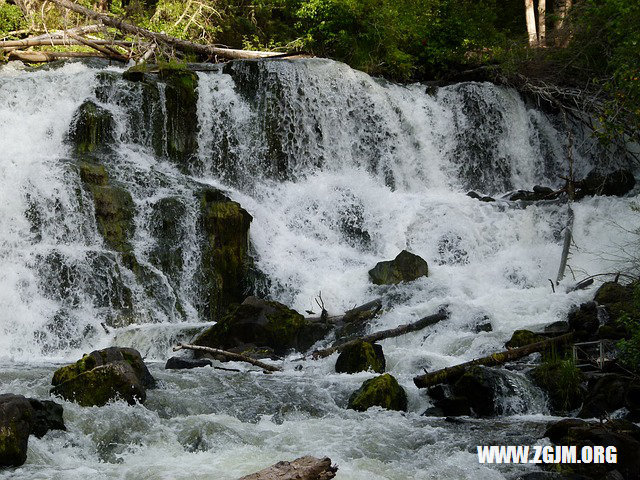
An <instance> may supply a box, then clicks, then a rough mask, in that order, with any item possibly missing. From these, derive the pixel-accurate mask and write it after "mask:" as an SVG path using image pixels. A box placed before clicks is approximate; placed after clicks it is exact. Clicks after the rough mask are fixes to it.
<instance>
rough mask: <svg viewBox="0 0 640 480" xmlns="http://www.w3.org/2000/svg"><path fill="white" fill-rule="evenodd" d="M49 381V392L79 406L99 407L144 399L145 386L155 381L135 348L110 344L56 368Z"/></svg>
mask: <svg viewBox="0 0 640 480" xmlns="http://www.w3.org/2000/svg"><path fill="white" fill-rule="evenodd" d="M51 384H52V385H53V388H52V389H51V393H53V394H55V395H60V396H61V397H63V398H65V399H66V400H69V401H73V402H76V403H78V404H80V405H82V406H101V405H105V404H106V403H108V402H110V401H112V400H116V399H122V400H125V401H126V402H127V403H129V404H130V405H133V404H135V403H136V402H140V403H143V402H144V401H145V400H146V389H147V388H153V387H154V386H155V380H154V378H153V377H152V376H151V373H150V372H149V370H148V369H147V367H146V365H145V364H144V361H143V360H142V357H141V356H140V353H139V352H138V351H137V350H134V349H132V348H119V347H110V348H106V349H104V350H96V351H93V352H91V353H90V354H88V355H85V356H84V357H82V358H81V359H80V360H78V361H77V362H76V363H74V364H72V365H67V366H66V367H62V368H59V369H58V370H56V372H55V373H54V375H53V379H52V381H51Z"/></svg>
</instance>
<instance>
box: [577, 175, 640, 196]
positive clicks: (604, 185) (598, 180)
mask: <svg viewBox="0 0 640 480" xmlns="http://www.w3.org/2000/svg"><path fill="white" fill-rule="evenodd" d="M635 185H636V179H635V178H634V176H633V173H632V172H631V171H630V170H625V169H622V170H616V171H614V172H611V173H601V172H598V170H597V169H593V170H591V171H590V172H589V174H588V175H587V176H586V177H585V178H584V180H581V181H579V182H576V198H578V199H579V198H582V197H585V196H587V195H607V196H618V197H621V196H623V195H625V194H627V193H629V192H630V191H631V190H633V187H634V186H635Z"/></svg>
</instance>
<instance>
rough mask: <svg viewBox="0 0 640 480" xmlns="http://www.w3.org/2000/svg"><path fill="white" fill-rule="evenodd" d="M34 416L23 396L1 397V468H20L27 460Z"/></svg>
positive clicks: (10, 395) (6, 395) (4, 395)
mask: <svg viewBox="0 0 640 480" xmlns="http://www.w3.org/2000/svg"><path fill="white" fill-rule="evenodd" d="M33 416H34V412H33V408H32V407H31V404H30V403H29V400H27V399H26V398H25V397H23V396H22V395H13V394H3V395H0V467H18V466H20V465H22V464H23V463H24V462H25V461H26V460H27V446H28V443H29V434H30V433H31V426H32V423H33Z"/></svg>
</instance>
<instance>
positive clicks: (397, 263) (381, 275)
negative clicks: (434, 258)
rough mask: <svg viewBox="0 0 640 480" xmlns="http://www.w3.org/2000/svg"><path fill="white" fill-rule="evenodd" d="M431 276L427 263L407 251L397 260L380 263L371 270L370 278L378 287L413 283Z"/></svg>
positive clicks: (401, 253) (399, 255)
mask: <svg viewBox="0 0 640 480" xmlns="http://www.w3.org/2000/svg"><path fill="white" fill-rule="evenodd" d="M427 275H429V266H428V265H427V262H426V261H425V260H424V259H422V258H420V257H419V256H418V255H414V254H413V253H410V252H408V251H406V250H403V251H401V252H400V253H399V254H398V256H397V257H396V258H394V259H393V260H389V261H386V262H379V263H378V264H376V266H375V267H373V268H372V269H371V270H369V278H370V279H371V281H372V282H373V283H374V284H376V285H394V284H397V283H400V282H411V281H413V280H415V279H417V278H420V277H426V276H427Z"/></svg>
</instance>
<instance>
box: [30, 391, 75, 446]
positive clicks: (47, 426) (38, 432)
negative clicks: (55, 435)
mask: <svg viewBox="0 0 640 480" xmlns="http://www.w3.org/2000/svg"><path fill="white" fill-rule="evenodd" d="M27 400H29V404H30V405H31V408H32V409H33V422H32V424H31V433H32V434H33V435H35V436H36V437H38V438H42V437H44V436H45V434H46V433H47V432H48V431H49V430H66V429H67V427H66V426H65V424H64V410H63V408H62V405H60V404H59V403H56V402H53V401H51V400H38V399H36V398H28V399H27Z"/></svg>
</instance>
